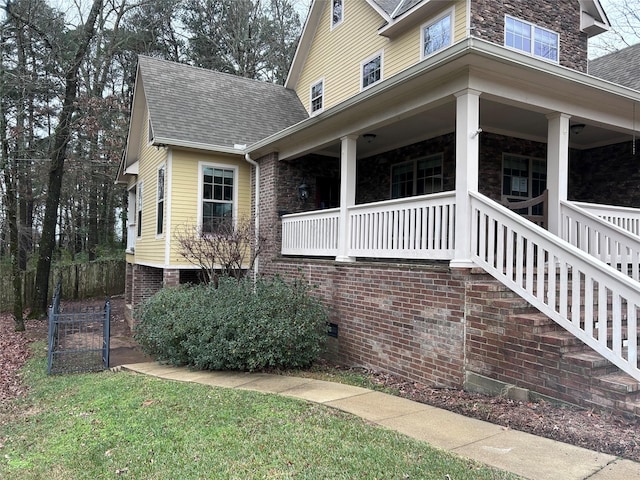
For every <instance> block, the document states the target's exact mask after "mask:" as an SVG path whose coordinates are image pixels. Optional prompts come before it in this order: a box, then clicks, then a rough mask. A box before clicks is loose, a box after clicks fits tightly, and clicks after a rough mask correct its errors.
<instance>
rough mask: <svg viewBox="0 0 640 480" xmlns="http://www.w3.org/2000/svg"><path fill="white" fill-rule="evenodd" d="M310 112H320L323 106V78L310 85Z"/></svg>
mask: <svg viewBox="0 0 640 480" xmlns="http://www.w3.org/2000/svg"><path fill="white" fill-rule="evenodd" d="M310 93H311V95H310V96H311V114H312V115H313V114H315V113H320V112H321V111H322V109H323V108H324V80H318V81H317V82H316V83H314V84H312V85H311V92H310Z"/></svg>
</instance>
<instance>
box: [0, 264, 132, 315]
mask: <svg viewBox="0 0 640 480" xmlns="http://www.w3.org/2000/svg"><path fill="white" fill-rule="evenodd" d="M125 265H126V262H125V261H124V260H97V261H95V262H87V263H78V264H72V265H57V266H54V267H52V269H51V276H50V278H49V292H50V295H53V290H54V286H55V284H56V283H58V281H60V283H61V284H62V291H63V292H64V293H63V295H64V298H65V299H66V300H74V299H81V298H93V297H106V296H113V295H120V294H122V293H124V281H125ZM22 281H23V283H22V285H23V296H24V298H23V304H24V305H25V307H27V306H29V302H30V301H31V298H32V297H33V284H34V281H35V272H33V271H29V272H26V273H25V274H24V276H23V280H22ZM12 305H13V287H12V285H11V273H10V272H9V270H8V267H7V268H4V267H0V311H1V312H7V311H11V308H12Z"/></svg>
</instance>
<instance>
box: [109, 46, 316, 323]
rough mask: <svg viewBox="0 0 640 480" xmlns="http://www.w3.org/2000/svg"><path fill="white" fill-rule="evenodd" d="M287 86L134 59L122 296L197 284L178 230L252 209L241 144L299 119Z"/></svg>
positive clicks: (130, 299) (125, 164)
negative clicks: (191, 283)
mask: <svg viewBox="0 0 640 480" xmlns="http://www.w3.org/2000/svg"><path fill="white" fill-rule="evenodd" d="M306 116H307V115H306V112H305V110H304V108H303V107H302V105H301V104H300V102H299V100H298V98H297V97H296V95H295V93H294V92H293V91H290V90H287V89H284V88H282V87H279V86H276V85H272V84H267V83H263V82H258V81H253V80H248V79H245V78H240V77H237V76H233V75H228V74H223V73H219V72H213V71H210V70H205V69H200V68H194V67H189V66H186V65H181V64H178V63H173V62H168V61H164V60H159V59H155V58H150V57H140V58H139V61H138V68H137V75H136V83H135V90H134V98H133V105H132V109H131V121H130V127H129V135H128V139H127V145H126V150H125V152H124V155H123V158H122V162H121V165H120V169H119V172H118V177H117V181H118V182H120V183H124V184H126V185H127V190H128V210H127V212H128V215H127V218H128V232H127V250H126V260H127V270H126V275H127V278H126V287H125V294H126V303H127V305H128V308H127V317H128V319H129V321H130V322H131V319H132V317H131V315H132V308H133V306H134V305H137V304H139V303H140V302H141V301H142V300H143V299H145V298H148V297H149V296H151V295H152V294H153V293H155V292H157V291H158V290H159V289H160V288H161V287H162V286H167V285H177V284H179V283H181V282H182V283H185V282H194V281H197V275H198V272H199V270H200V267H199V266H198V265H194V264H192V263H190V262H189V261H188V260H187V259H186V258H185V257H184V256H183V255H181V253H180V250H181V248H180V245H179V241H178V237H179V236H180V235H181V232H182V234H184V235H188V234H190V233H191V232H194V231H202V232H208V231H210V230H211V229H213V228H215V225H216V223H217V222H220V221H222V220H224V219H225V218H236V219H237V218H242V217H251V216H252V210H251V209H252V206H251V192H252V188H253V187H252V185H253V183H252V182H254V181H255V180H254V179H252V175H253V178H255V174H252V169H255V163H254V162H252V161H247V160H246V158H245V153H244V148H245V146H246V145H247V144H250V143H252V142H255V141H256V140H258V139H261V138H264V137H265V136H268V135H270V134H272V133H274V132H277V131H279V130H281V129H282V128H284V127H286V126H289V125H291V124H293V123H295V122H297V121H300V120H302V119H304V118H306Z"/></svg>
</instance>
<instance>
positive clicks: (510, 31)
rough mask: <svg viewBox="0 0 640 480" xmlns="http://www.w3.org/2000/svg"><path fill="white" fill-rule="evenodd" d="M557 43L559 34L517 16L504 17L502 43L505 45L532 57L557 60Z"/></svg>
mask: <svg viewBox="0 0 640 480" xmlns="http://www.w3.org/2000/svg"><path fill="white" fill-rule="evenodd" d="M559 43H560V36H559V35H558V34H557V33H555V32H552V31H551V30H547V29H546V28H542V27H538V26H537V25H533V24H531V23H529V22H525V21H523V20H518V19H517V18H513V17H509V16H507V17H505V21H504V44H505V46H507V47H510V48H513V49H516V50H519V51H521V52H524V53H526V54H528V55H532V56H534V57H538V58H542V59H544V60H550V61H552V62H557V61H558V47H559Z"/></svg>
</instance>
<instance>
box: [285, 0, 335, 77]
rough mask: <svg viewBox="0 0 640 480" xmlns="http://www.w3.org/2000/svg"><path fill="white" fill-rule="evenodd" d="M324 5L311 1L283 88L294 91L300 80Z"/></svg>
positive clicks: (318, 1)
mask: <svg viewBox="0 0 640 480" xmlns="http://www.w3.org/2000/svg"><path fill="white" fill-rule="evenodd" d="M324 4H325V2H324V1H322V0H313V3H312V4H311V7H310V8H309V14H308V15H307V19H306V21H305V23H304V28H303V29H302V34H301V35H300V40H299V41H298V46H297V47H296V53H295V55H294V56H293V61H292V62H291V68H290V69H289V73H288V75H287V80H286V81H285V82H284V86H285V88H289V89H292V90H295V87H296V85H297V83H298V80H300V74H301V73H302V68H303V67H304V64H305V62H306V59H307V55H309V50H310V49H311V43H312V42H313V38H314V37H315V33H316V30H317V28H318V25H319V23H320V17H321V15H322V7H324Z"/></svg>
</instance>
